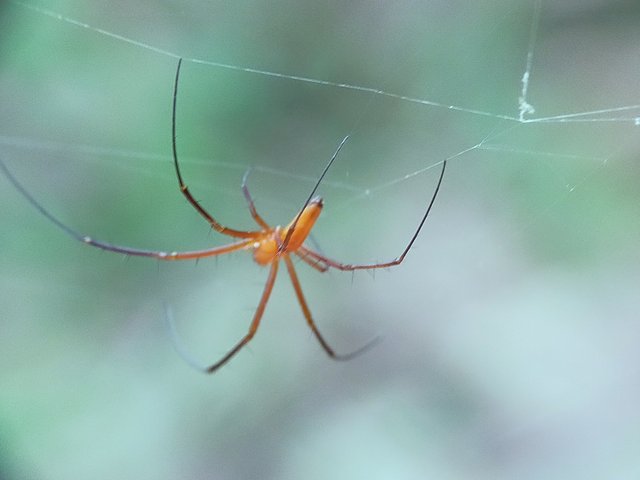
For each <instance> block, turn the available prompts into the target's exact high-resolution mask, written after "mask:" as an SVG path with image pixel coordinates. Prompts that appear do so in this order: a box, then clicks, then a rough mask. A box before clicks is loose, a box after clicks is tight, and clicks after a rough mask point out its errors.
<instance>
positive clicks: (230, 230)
mask: <svg viewBox="0 0 640 480" xmlns="http://www.w3.org/2000/svg"><path fill="white" fill-rule="evenodd" d="M181 65H182V58H181V59H179V60H178V68H177V69H176V80H175V83H174V85H173V108H172V113H171V146H172V149H173V164H174V165H175V168H176V176H177V177H178V184H179V186H180V192H182V194H183V195H184V196H185V198H186V199H187V201H188V202H189V203H190V204H191V205H192V206H193V208H195V209H196V210H197V211H198V213H199V214H200V215H202V216H203V217H204V218H205V219H206V220H207V222H209V225H211V228H213V229H214V230H216V231H217V232H219V233H222V234H224V235H229V236H230V237H238V238H251V237H253V236H254V235H255V233H256V232H245V231H242V230H234V229H233V228H228V227H225V226H224V225H222V224H220V223H218V222H217V221H216V220H215V219H214V218H213V217H212V216H211V214H209V212H207V211H206V210H205V209H204V207H203V206H202V205H200V203H199V202H198V201H197V200H196V199H195V198H193V196H192V195H191V192H189V188H188V187H187V185H185V183H184V181H183V180H182V174H181V173H180V165H179V164H178V147H177V145H176V104H177V102H178V81H179V79H180V66H181Z"/></svg>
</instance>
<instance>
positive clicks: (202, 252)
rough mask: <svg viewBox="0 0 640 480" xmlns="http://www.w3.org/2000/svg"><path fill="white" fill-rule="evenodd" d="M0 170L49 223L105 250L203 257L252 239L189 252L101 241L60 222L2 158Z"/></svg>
mask: <svg viewBox="0 0 640 480" xmlns="http://www.w3.org/2000/svg"><path fill="white" fill-rule="evenodd" d="M0 170H2V172H3V173H4V175H5V176H6V177H7V179H9V181H10V182H11V183H12V184H13V186H14V187H15V188H16V190H18V192H20V193H21V194H22V196H23V197H24V198H26V199H27V201H28V202H29V203H30V204H31V205H32V206H33V207H34V208H35V209H36V210H38V211H39V212H40V213H41V214H42V215H44V216H45V218H47V219H48V220H49V221H50V222H51V223H53V224H54V225H56V226H57V227H58V228H60V229H61V230H62V231H63V232H65V233H66V234H67V235H69V236H70V237H72V238H74V239H75V240H78V241H79V242H82V243H86V244H87V245H91V246H92V247H96V248H100V249H102V250H107V251H110V252H116V253H122V254H124V255H133V256H139V257H153V258H157V259H159V260H189V259H194V258H203V257H213V256H215V255H221V254H223V253H229V252H234V251H236V250H242V249H243V248H246V247H248V246H250V245H251V244H252V242H253V240H241V241H239V242H235V243H230V244H228V245H223V246H221V247H214V248H209V249H205V250H194V251H190V252H161V251H153V250H142V249H138V248H130V247H123V246H120V245H113V244H110V243H107V242H102V241H100V240H94V239H93V238H91V237H89V236H86V235H82V234H81V233H79V232H76V231H75V230H73V229H72V228H70V227H68V226H67V225H65V224H64V223H62V222H61V221H60V220H58V218H56V217H55V216H54V215H53V214H52V213H50V212H49V211H48V210H47V209H46V208H44V207H43V206H42V205H41V204H40V203H39V202H38V201H37V200H36V199H35V198H34V197H33V195H31V193H29V191H27V189H26V188H24V187H23V186H22V184H21V183H20V182H18V180H17V179H16V178H15V177H14V176H13V174H12V173H11V172H10V171H9V169H8V168H7V166H6V165H5V164H4V162H3V161H2V160H0Z"/></svg>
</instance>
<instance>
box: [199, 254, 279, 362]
mask: <svg viewBox="0 0 640 480" xmlns="http://www.w3.org/2000/svg"><path fill="white" fill-rule="evenodd" d="M277 274H278V260H274V261H273V262H272V263H271V269H270V270H269V276H268V277H267V283H266V284H265V286H264V290H263V291H262V297H261V298H260V303H259V304H258V308H256V313H255V314H254V315H253V320H252V321H251V326H250V327H249V331H248V332H247V334H246V335H245V336H244V337H242V339H241V340H240V341H239V342H238V343H237V344H236V345H235V346H234V347H233V348H232V349H231V350H229V352H228V353H227V354H226V355H225V356H224V357H222V358H221V359H220V360H218V361H217V362H216V363H214V364H213V365H211V366H210V367H208V368H207V369H206V372H207V373H213V372H215V371H216V370H217V369H218V368H220V367H221V366H223V365H224V364H225V363H227V362H228V361H229V360H231V357H233V356H234V355H235V354H236V353H238V352H239V351H240V350H241V349H242V347H244V346H245V345H246V344H247V343H249V341H250V340H251V339H252V338H253V336H254V335H255V334H256V332H257V331H258V327H259V326H260V319H262V314H263V313H264V309H265V307H266V306H267V302H268V301H269V296H270V295H271V291H272V290H273V284H274V282H275V281H276V275H277Z"/></svg>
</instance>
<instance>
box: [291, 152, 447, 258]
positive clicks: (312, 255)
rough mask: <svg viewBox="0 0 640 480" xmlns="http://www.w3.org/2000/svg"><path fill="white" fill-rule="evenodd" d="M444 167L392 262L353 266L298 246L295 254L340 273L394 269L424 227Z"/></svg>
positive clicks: (444, 165) (443, 163) (437, 190)
mask: <svg viewBox="0 0 640 480" xmlns="http://www.w3.org/2000/svg"><path fill="white" fill-rule="evenodd" d="M446 166H447V161H446V160H444V161H443V162H442V170H441V171H440V177H439V178H438V183H437V185H436V189H435V190H434V192H433V195H432V196H431V200H430V201H429V206H428V207H427V211H426V212H425V213H424V215H423V216H422V219H421V220H420V224H419V225H418V228H417V229H416V231H415V232H414V233H413V236H412V237H411V240H409V243H408V244H407V246H406V247H405V249H404V250H403V251H402V253H401V254H400V256H399V257H396V258H395V259H394V260H391V261H389V262H381V263H368V264H359V265H354V264H350V263H342V262H337V261H335V260H332V259H330V258H328V257H326V256H324V255H321V254H319V253H317V252H314V251H313V250H311V249H310V248H307V247H304V246H300V247H299V248H298V250H297V253H298V254H299V255H301V257H302V256H305V257H309V258H312V259H314V260H316V261H318V262H321V263H324V264H325V265H327V266H329V267H332V268H335V269H337V270H342V271H353V270H373V269H377V268H389V267H395V266H396V265H400V264H401V263H402V261H403V260H404V258H405V257H406V256H407V253H409V250H411V247H412V246H413V244H414V243H415V241H416V238H418V234H419V233H420V230H422V227H423V226H424V223H425V222H426V220H427V217H428V216H429V212H431V207H433V203H434V202H435V200H436V197H437V196H438V192H439V191H440V185H441V184H442V178H443V177H444V170H445V168H446Z"/></svg>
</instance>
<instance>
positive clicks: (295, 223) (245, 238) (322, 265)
mask: <svg viewBox="0 0 640 480" xmlns="http://www.w3.org/2000/svg"><path fill="white" fill-rule="evenodd" d="M181 65H182V59H179V60H178V65H177V69H176V74H175V81H174V85H173V98H172V118H171V142H172V153H173V164H174V167H175V173H176V177H177V180H178V185H179V188H180V192H181V193H182V195H184V197H185V198H186V200H187V201H188V202H189V203H190V204H191V206H192V207H193V208H195V209H196V210H197V212H198V213H199V214H200V215H201V216H202V217H203V218H204V219H205V220H206V221H207V222H208V223H209V225H210V226H211V228H212V229H214V230H215V231H217V232H219V233H221V234H223V235H226V236H229V237H232V238H235V239H237V240H236V241H234V242H232V243H229V244H227V245H222V246H218V247H213V248H208V249H204V250H195V251H185V252H165V251H153V250H142V249H137V248H130V247H125V246H120V245H114V244H111V243H107V242H103V241H100V240H96V239H94V238H92V237H90V236H86V235H82V234H80V233H79V232H77V231H75V230H73V229H72V228H70V227H68V226H67V225H66V224H64V223H63V222H62V221H60V220H58V218H57V217H55V216H54V215H53V214H51V213H49V211H48V210H47V209H45V207H44V206H42V204H40V203H39V202H38V201H37V200H36V199H35V197H33V196H32V195H31V194H30V193H29V192H28V191H27V189H26V188H25V187H24V186H23V185H22V184H21V183H20V182H19V181H18V180H17V179H16V178H15V177H14V176H13V174H12V173H11V172H10V171H9V170H8V169H7V167H6V165H5V164H4V163H3V162H2V160H1V159H0V169H1V170H2V171H3V173H4V175H5V176H6V177H7V178H8V180H9V181H10V182H11V183H12V184H13V186H14V187H15V188H16V189H17V190H18V192H20V193H21V194H22V195H23V196H24V197H25V198H26V200H27V201H28V202H29V203H30V204H31V205H32V206H33V207H35V208H36V209H37V210H38V211H39V212H40V213H41V214H42V215H44V216H45V217H46V218H47V219H48V220H49V221H51V222H52V223H54V224H55V225H56V226H58V227H59V228H60V229H62V230H63V231H64V232H65V233H66V234H68V235H69V236H71V237H72V238H74V239H76V240H78V241H80V242H83V243H85V244H87V245H91V246H92V247H96V248H100V249H102V250H106V251H109V252H115V253H121V254H124V255H132V256H141V257H151V258H156V259H158V260H190V259H200V258H205V257H215V256H217V255H223V254H226V253H231V252H235V251H239V250H249V251H252V252H253V259H254V260H255V262H256V263H257V264H258V265H260V266H264V267H266V266H268V267H269V274H268V276H267V281H266V283H265V286H264V289H263V291H262V296H261V297H260V302H259V304H258V307H257V308H256V310H255V313H254V315H253V319H252V320H251V324H250V327H249V330H248V332H247V333H246V334H245V335H244V336H243V337H242V338H241V339H240V340H239V341H238V342H237V343H236V344H235V345H234V346H233V348H231V350H229V351H228V352H227V353H226V354H225V355H224V356H223V357H222V358H221V359H220V360H218V361H217V362H215V363H213V364H212V365H210V366H209V367H207V368H205V369H203V370H204V371H205V372H207V373H213V372H215V371H216V370H218V369H219V368H220V367H222V366H223V365H225V364H226V363H227V362H228V361H229V360H231V358H232V357H233V356H235V355H236V354H237V353H238V352H239V351H240V350H241V349H242V348H243V347H244V346H245V345H247V344H248V343H249V341H250V340H251V339H252V338H253V337H254V335H255V333H256V331H257V330H258V326H259V325H260V320H261V318H262V315H263V314H264V311H265V308H266V306H267V303H268V301H269V297H270V295H271V291H272V290H273V286H274V283H275V281H276V276H277V275H278V268H279V266H280V261H281V260H282V261H284V264H285V266H286V269H287V271H288V273H289V277H290V279H291V283H292V284H293V289H294V291H295V294H296V297H297V300H298V303H299V304H300V307H301V309H302V313H303V315H304V317H305V319H306V321H307V324H308V325H309V327H310V328H311V331H312V332H313V334H314V335H315V337H316V338H317V340H318V342H319V343H320V346H321V347H322V348H323V349H324V351H325V352H326V353H327V354H328V355H329V357H331V358H332V359H334V360H348V359H350V358H353V357H354V356H356V355H358V354H360V353H362V352H363V351H364V350H366V349H367V348H369V347H370V346H371V345H372V344H373V343H374V341H375V340H376V339H374V341H372V342H369V343H367V344H365V346H364V347H361V348H359V349H358V350H355V351H353V352H351V353H348V354H344V355H340V354H337V353H336V352H335V351H334V349H333V348H332V347H331V346H329V344H328V343H327V342H326V340H325V339H324V337H323V336H322V334H321V333H320V331H319V330H318V328H317V327H316V324H315V322H314V320H313V317H312V315H311V310H310V309H309V306H308V305H307V301H306V300H305V297H304V294H303V293H302V287H301V286H300V281H299V279H298V275H297V273H296V269H295V267H294V264H293V261H292V260H291V256H292V255H294V256H296V257H298V258H299V259H300V260H302V261H303V262H304V263H306V264H307V265H309V266H310V267H311V268H313V269H315V270H317V271H318V272H321V273H323V272H326V271H327V270H329V269H330V268H334V269H337V270H341V271H355V270H374V269H380V268H389V267H394V266H396V265H400V264H401V263H402V262H403V260H404V259H405V257H406V255H407V253H408V252H409V250H410V249H411V247H412V246H413V244H414V242H415V241H416V238H417V237H418V234H419V233H420V230H421V229H422V227H423V225H424V223H425V221H426V219H427V217H428V216H429V212H430V211H431V207H432V206H433V203H434V201H435V199H436V197H437V195H438V191H439V190H440V185H441V183H442V179H443V177H444V171H445V167H446V160H445V161H443V162H442V169H441V171H440V176H439V178H438V182H437V184H436V188H435V190H434V193H433V195H432V196H431V199H430V201H429V204H428V206H427V209H426V211H425V213H424V215H423V216H422V218H421V220H420V222H419V224H418V227H417V229H416V230H415V232H414V233H413V236H412V237H411V239H410V240H409V242H408V244H407V245H406V247H405V249H404V250H403V251H402V253H401V254H400V256H398V257H396V258H395V259H394V260H391V261H388V262H382V263H371V264H358V265H356V264H349V263H342V262H338V261H335V260H332V259H330V258H329V257H326V256H325V255H323V254H320V253H318V252H316V251H314V250H312V249H311V248H309V247H308V246H306V245H305V243H304V242H305V240H306V239H307V237H308V236H309V234H310V233H311V229H312V228H313V226H314V224H315V222H316V220H317V219H318V216H319V215H320V212H321V211H322V207H323V201H322V198H320V197H317V196H314V195H315V193H316V190H317V189H318V186H319V185H320V183H321V182H322V179H323V178H324V176H325V175H326V173H327V171H328V170H329V168H330V167H331V165H332V164H333V162H334V160H335V159H336V157H337V156H338V153H339V152H340V150H341V148H342V147H343V145H344V144H345V142H346V141H347V139H348V138H349V137H348V136H346V137H345V138H344V139H343V140H342V141H341V142H340V144H339V145H338V147H337V149H336V150H335V152H334V154H333V156H332V157H331V159H330V160H329V162H328V163H327V165H326V166H325V168H324V170H323V171H322V174H321V175H320V177H319V178H318V180H317V181H316V183H315V186H314V188H313V189H312V191H311V193H310V195H309V197H308V198H307V200H306V201H305V203H304V205H303V206H302V209H301V210H300V211H299V213H298V214H297V215H296V216H295V217H294V219H293V220H292V221H291V222H290V223H289V224H288V225H287V226H285V227H283V226H276V227H272V226H270V225H269V224H268V223H267V222H265V220H264V219H263V218H262V217H261V216H260V214H259V213H258V212H257V210H256V208H255V204H254V201H253V198H252V197H251V194H250V193H249V189H248V188H247V178H248V174H249V171H247V172H246V173H245V174H244V176H243V178H242V185H241V188H242V193H243V195H244V197H245V200H246V202H247V205H248V208H249V213H250V214H251V217H252V218H253V220H254V221H255V222H256V223H257V224H258V226H259V228H258V229H257V230H252V231H244V230H235V229H233V228H229V227H226V226H224V225H222V224H221V223H219V222H218V221H217V220H216V219H215V218H214V217H213V216H212V215H211V214H210V213H209V212H208V211H207V210H206V209H205V208H204V207H203V206H202V205H201V204H200V203H199V202H198V201H197V200H196V199H195V198H194V197H193V195H192V194H191V192H190V191H189V188H188V187H187V185H186V183H185V182H184V180H183V177H182V173H181V171H180V164H179V162H178V151H177V145H176V104H177V98H178V83H179V79H180V67H181Z"/></svg>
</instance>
